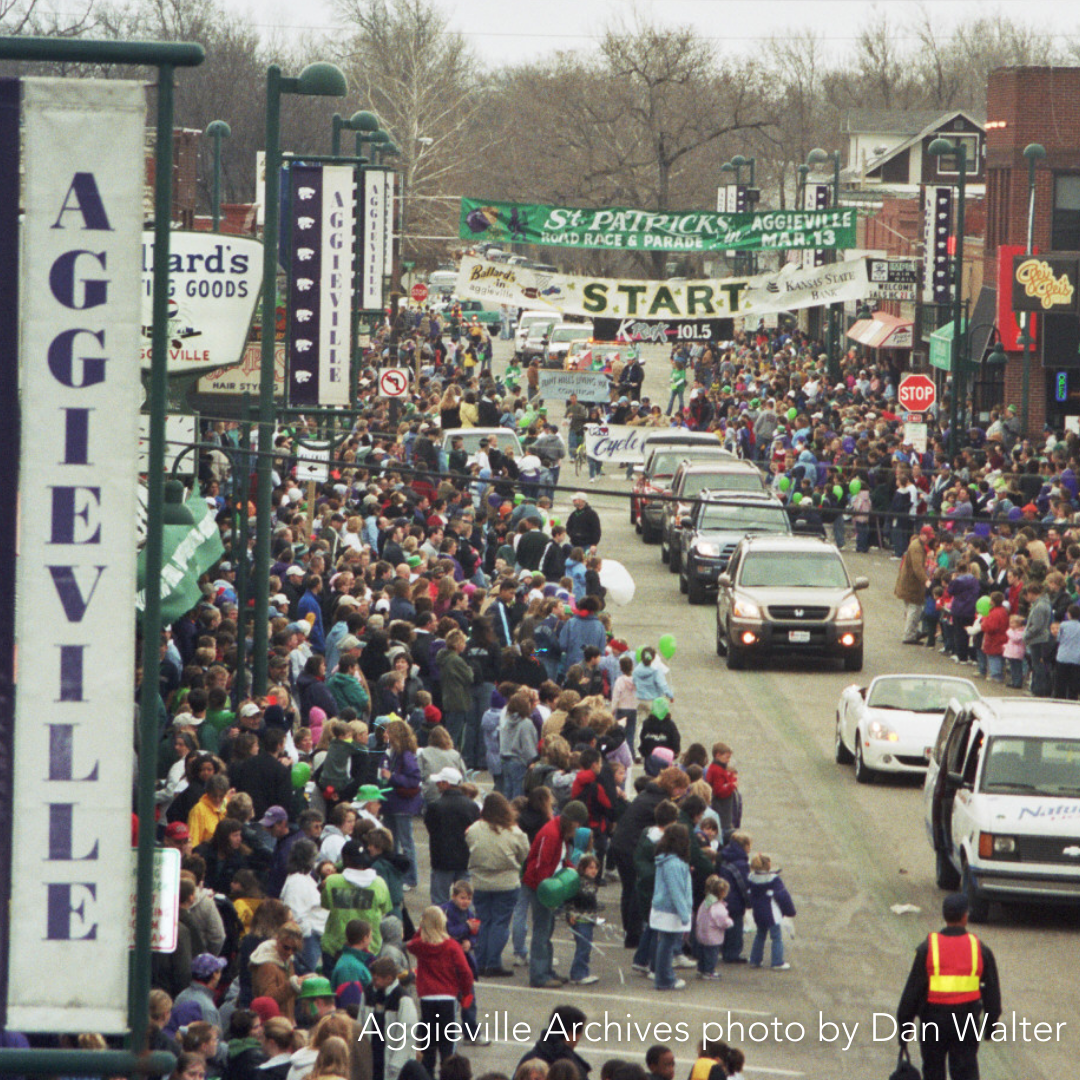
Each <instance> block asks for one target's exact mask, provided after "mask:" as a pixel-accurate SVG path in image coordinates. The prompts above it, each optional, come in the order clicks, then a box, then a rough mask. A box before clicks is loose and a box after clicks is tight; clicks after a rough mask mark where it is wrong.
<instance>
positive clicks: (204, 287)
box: [140, 232, 263, 375]
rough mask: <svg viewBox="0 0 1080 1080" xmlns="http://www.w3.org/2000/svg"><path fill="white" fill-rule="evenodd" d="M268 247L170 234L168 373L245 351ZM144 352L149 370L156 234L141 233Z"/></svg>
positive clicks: (216, 363)
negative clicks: (264, 251) (264, 254)
mask: <svg viewBox="0 0 1080 1080" xmlns="http://www.w3.org/2000/svg"><path fill="white" fill-rule="evenodd" d="M262 253H263V246H262V244H261V243H260V242H259V241H258V240H252V239H250V238H249V237H246V236H222V235H220V234H219V235H215V234H214V233H193V232H174V233H172V234H171V236H170V237H169V373H170V374H174V375H175V374H177V373H179V372H183V371H195V372H201V371H209V370H210V369H212V368H217V367H227V366H229V365H230V364H235V363H236V362H237V361H238V360H239V359H240V358H241V357H242V356H243V355H244V345H245V344H246V343H247V339H248V331H249V330H250V329H251V319H252V316H253V315H254V314H255V305H256V304H257V303H258V300H259V285H260V283H261V282H262V272H263V259H262ZM142 276H143V292H142V352H141V354H140V356H141V361H142V366H143V368H144V369H146V370H149V368H150V335H151V333H152V331H153V321H154V310H153V305H154V297H153V280H154V234H153V233H152V232H145V233H143V237H142Z"/></svg>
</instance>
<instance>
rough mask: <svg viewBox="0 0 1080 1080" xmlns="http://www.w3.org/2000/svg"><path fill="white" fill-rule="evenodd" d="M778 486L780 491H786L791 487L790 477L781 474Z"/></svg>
mask: <svg viewBox="0 0 1080 1080" xmlns="http://www.w3.org/2000/svg"><path fill="white" fill-rule="evenodd" d="M779 486H780V490H781V491H788V490H789V489H790V488H791V477H790V476H781V477H780V480H779Z"/></svg>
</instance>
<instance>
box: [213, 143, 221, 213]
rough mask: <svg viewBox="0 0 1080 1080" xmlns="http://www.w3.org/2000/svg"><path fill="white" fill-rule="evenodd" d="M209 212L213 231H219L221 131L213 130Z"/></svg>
mask: <svg viewBox="0 0 1080 1080" xmlns="http://www.w3.org/2000/svg"><path fill="white" fill-rule="evenodd" d="M213 200H214V201H213V205H212V206H211V213H212V214H213V218H214V232H221V132H220V131H215V132H214V193H213Z"/></svg>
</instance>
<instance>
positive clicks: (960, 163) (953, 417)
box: [949, 146, 967, 457]
mask: <svg viewBox="0 0 1080 1080" xmlns="http://www.w3.org/2000/svg"><path fill="white" fill-rule="evenodd" d="M956 159H957V171H958V173H959V175H958V177H957V181H958V184H959V194H958V197H957V200H956V285H955V290H956V291H955V292H954V293H953V337H952V355H951V357H950V363H951V366H952V394H951V395H950V396H949V455H950V456H951V457H955V456H956V455H957V454H958V453H959V451H960V431H959V430H958V425H959V416H960V396H961V394H963V392H964V391H963V387H962V386H961V382H962V381H963V373H962V371H961V356H960V347H961V344H962V335H963V327H962V326H961V320H962V318H963V307H964V305H963V294H964V196H965V191H966V188H967V154H966V153H964V148H963V147H962V146H957V148H956Z"/></svg>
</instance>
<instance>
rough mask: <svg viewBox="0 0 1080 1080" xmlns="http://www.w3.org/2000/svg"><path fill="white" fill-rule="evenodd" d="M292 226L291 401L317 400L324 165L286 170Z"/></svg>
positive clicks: (290, 251) (290, 273)
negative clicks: (287, 173)
mask: <svg viewBox="0 0 1080 1080" xmlns="http://www.w3.org/2000/svg"><path fill="white" fill-rule="evenodd" d="M289 191H290V198H289V205H290V207H291V209H292V228H291V230H290V234H291V235H290V243H289V334H288V343H287V346H286V348H287V353H288V357H289V383H288V386H289V393H288V399H289V404H290V405H307V406H310V405H318V403H319V342H320V340H321V329H322V319H321V315H322V303H321V295H322V283H323V276H322V262H323V236H322V231H323V170H322V166H321V165H293V166H292V167H291V168H290V169H289Z"/></svg>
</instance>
